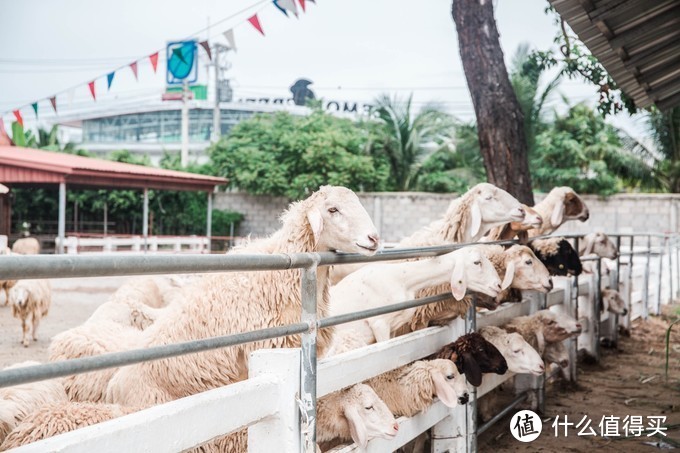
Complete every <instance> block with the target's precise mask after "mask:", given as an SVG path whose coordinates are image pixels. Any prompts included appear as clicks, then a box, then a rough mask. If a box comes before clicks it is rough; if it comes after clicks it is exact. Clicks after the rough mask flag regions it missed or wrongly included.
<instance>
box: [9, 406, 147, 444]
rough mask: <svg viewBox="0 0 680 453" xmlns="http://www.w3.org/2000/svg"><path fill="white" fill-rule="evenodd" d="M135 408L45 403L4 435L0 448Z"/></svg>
mask: <svg viewBox="0 0 680 453" xmlns="http://www.w3.org/2000/svg"><path fill="white" fill-rule="evenodd" d="M136 410H137V409H135V408H130V407H124V406H119V405H117V404H97V403H74V402H66V403H64V402H62V403H54V404H46V405H44V406H42V407H40V408H39V409H37V410H36V411H34V412H32V413H31V414H30V415H29V416H27V417H26V418H25V419H24V420H23V421H22V422H21V423H19V424H18V425H17V426H16V427H15V428H14V429H13V430H12V432H11V433H9V435H8V436H7V437H6V438H5V440H4V442H3V443H2V445H0V450H2V451H5V450H9V449H11V448H17V447H20V446H22V445H26V444H30V443H33V442H37V441H39V440H43V439H47V438H48V437H52V436H56V435H57V434H63V433H67V432H70V431H74V430H76V429H79V428H84V427H86V426H90V425H94V424H97V423H102V422H105V421H107V420H111V419H113V418H117V417H122V416H123V415H128V414H131V413H132V412H135V411H136Z"/></svg>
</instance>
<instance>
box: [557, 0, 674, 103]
mask: <svg viewBox="0 0 680 453" xmlns="http://www.w3.org/2000/svg"><path fill="white" fill-rule="evenodd" d="M549 1H550V3H551V4H552V5H553V6H554V7H555V10H557V12H558V13H559V14H560V16H562V18H563V19H564V20H565V21H566V22H567V23H568V24H569V26H570V27H571V28H572V30H574V32H575V33H576V34H577V35H578V37H579V39H580V40H581V41H583V43H584V44H585V45H586V46H587V47H588V49H589V50H590V52H591V53H592V54H593V55H594V56H595V57H596V58H597V59H598V60H599V61H600V63H602V65H603V66H604V67H605V69H606V70H607V72H609V74H610V75H611V76H612V78H613V79H614V81H615V82H616V83H617V84H618V86H619V87H620V88H621V89H622V90H623V91H624V92H625V93H626V94H627V95H628V96H629V97H631V98H632V99H633V100H634V101H635V104H636V105H637V106H638V107H642V108H644V107H649V106H651V105H652V104H656V106H657V107H659V108H660V109H661V110H666V109H669V108H672V107H675V106H678V105H680V0H657V1H648V0H549Z"/></svg>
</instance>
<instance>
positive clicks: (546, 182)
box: [530, 104, 652, 195]
mask: <svg viewBox="0 0 680 453" xmlns="http://www.w3.org/2000/svg"><path fill="white" fill-rule="evenodd" d="M530 159H531V168H532V179H533V182H534V185H535V187H536V188H537V189H540V190H543V191H548V190H550V189H551V188H553V187H555V186H561V185H567V186H571V187H573V188H574V190H576V191H577V192H580V193H596V194H600V195H611V194H614V193H616V192H619V191H621V190H623V189H624V188H625V187H633V186H635V185H637V184H639V183H640V182H641V181H645V180H649V179H651V174H652V169H651V168H649V166H647V165H645V164H644V162H642V161H641V160H640V159H639V158H638V157H637V156H635V155H633V154H631V153H629V152H626V151H625V149H623V148H622V143H621V140H620V138H619V135H618V133H617V130H616V129H615V128H614V127H612V126H610V125H608V124H606V123H605V122H604V120H603V119H602V117H601V116H599V115H595V113H594V112H593V111H592V110H591V109H590V108H588V107H587V106H585V105H581V104H580V105H576V106H574V107H572V108H571V109H570V110H569V112H568V113H567V115H566V116H564V117H558V118H557V119H556V120H555V122H554V124H553V125H552V126H551V127H550V128H549V129H547V130H545V131H544V132H542V133H541V134H539V135H538V136H537V137H536V150H535V152H534V153H533V155H532V156H530Z"/></svg>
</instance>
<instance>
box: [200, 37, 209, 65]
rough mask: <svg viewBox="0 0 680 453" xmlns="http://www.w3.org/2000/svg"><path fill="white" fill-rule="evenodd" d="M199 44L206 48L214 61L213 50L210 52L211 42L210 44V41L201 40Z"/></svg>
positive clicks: (206, 51)
mask: <svg viewBox="0 0 680 453" xmlns="http://www.w3.org/2000/svg"><path fill="white" fill-rule="evenodd" d="M199 44H200V45H201V47H203V49H205V53H207V54H208V59H209V60H210V61H212V52H210V44H208V41H201V42H199Z"/></svg>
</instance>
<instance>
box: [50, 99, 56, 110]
mask: <svg viewBox="0 0 680 453" xmlns="http://www.w3.org/2000/svg"><path fill="white" fill-rule="evenodd" d="M50 104H52V108H53V109H54V113H57V97H56V96H52V97H51V98H50Z"/></svg>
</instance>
